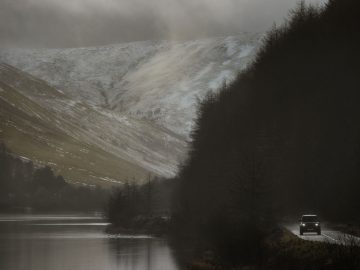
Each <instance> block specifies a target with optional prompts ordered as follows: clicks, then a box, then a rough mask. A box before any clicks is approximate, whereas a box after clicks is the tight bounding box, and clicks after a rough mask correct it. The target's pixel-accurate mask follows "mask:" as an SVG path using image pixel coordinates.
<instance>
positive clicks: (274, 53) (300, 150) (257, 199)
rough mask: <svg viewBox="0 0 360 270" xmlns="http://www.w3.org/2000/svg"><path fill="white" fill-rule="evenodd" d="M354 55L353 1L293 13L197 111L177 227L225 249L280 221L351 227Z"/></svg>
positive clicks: (358, 151)
mask: <svg viewBox="0 0 360 270" xmlns="http://www.w3.org/2000/svg"><path fill="white" fill-rule="evenodd" d="M359 48H360V2H359V1H357V0H330V1H329V2H328V4H327V6H326V7H324V8H321V9H319V8H312V7H308V6H306V5H305V4H299V7H298V8H297V9H296V10H295V11H294V12H292V14H291V16H290V18H289V20H288V21H287V23H286V24H285V25H284V26H282V27H279V28H274V29H273V30H271V31H270V32H269V33H268V35H267V39H266V41H265V42H264V44H263V47H262V49H261V50H260V52H259V53H258V56H257V58H256V60H255V61H254V63H253V64H252V65H251V67H250V68H248V70H247V71H246V72H243V73H242V74H240V75H239V77H238V79H237V80H236V81H235V82H234V83H232V84H231V85H229V86H227V87H226V89H224V90H223V91H222V92H221V93H220V94H219V95H216V96H210V97H209V98H208V100H207V101H206V102H204V103H203V104H202V106H201V110H200V112H199V119H198V123H197V129H196V130H195V131H194V133H193V140H194V141H193V145H192V151H191V156H190V158H189V160H188V162H187V163H186V164H185V165H184V167H183V169H182V171H181V173H180V175H179V178H180V185H179V187H178V190H177V193H178V196H177V197H176V199H175V204H174V220H175V224H176V225H177V226H178V227H179V228H181V230H182V231H184V232H186V233H187V235H198V236H200V237H201V236H203V237H204V238H206V239H207V240H210V242H212V243H215V244H217V245H221V244H224V243H226V246H227V247H231V245H232V243H236V241H242V243H245V242H244V241H246V239H248V238H252V239H250V240H251V241H253V237H254V235H255V234H251V232H250V233H249V230H248V229H250V230H255V229H257V228H264V227H265V228H266V227H267V226H268V225H270V224H271V223H272V222H273V221H274V219H276V218H277V217H281V216H283V215H289V214H293V215H298V214H299V215H300V214H301V213H303V212H315V213H319V214H320V215H322V217H326V218H331V219H342V220H352V219H355V218H356V215H357V214H358V213H359V212H360V199H359V190H360V106H359V105H360V91H359V90H360V88H359V86H360V50H359ZM269 227H270V226H269ZM245 231H246V232H247V233H244V232H245ZM250 240H249V241H250ZM234 246H236V245H234ZM243 246H244V244H243ZM245 246H246V245H245ZM248 247H249V246H247V250H244V252H245V253H246V252H247V251H249V249H248ZM230 249H231V248H230ZM227 254H230V253H229V252H227Z"/></svg>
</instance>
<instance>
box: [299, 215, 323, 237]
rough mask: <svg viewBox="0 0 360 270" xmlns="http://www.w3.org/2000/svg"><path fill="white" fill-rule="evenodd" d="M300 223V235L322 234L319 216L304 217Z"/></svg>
mask: <svg viewBox="0 0 360 270" xmlns="http://www.w3.org/2000/svg"><path fill="white" fill-rule="evenodd" d="M299 221H300V235H303V234H304V233H305V232H316V233H317V234H318V235H320V234H321V226H320V222H319V219H318V217H317V215H303V216H302V217H301V219H300V220H299Z"/></svg>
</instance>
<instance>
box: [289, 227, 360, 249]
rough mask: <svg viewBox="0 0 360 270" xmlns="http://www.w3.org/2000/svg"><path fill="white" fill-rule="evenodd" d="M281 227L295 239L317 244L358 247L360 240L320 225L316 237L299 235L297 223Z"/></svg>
mask: <svg viewBox="0 0 360 270" xmlns="http://www.w3.org/2000/svg"><path fill="white" fill-rule="evenodd" d="M283 227H284V228H285V229H287V230H288V231H290V232H291V233H293V234H294V235H296V236H297V237H299V238H301V239H304V240H307V241H319V242H327V243H332V244H338V245H341V244H343V245H358V246H360V238H359V237H355V236H352V235H350V234H346V233H343V232H340V231H336V230H333V229H331V228H328V227H327V226H326V225H322V232H321V235H317V234H316V233H304V235H300V233H299V224H297V223H288V224H283Z"/></svg>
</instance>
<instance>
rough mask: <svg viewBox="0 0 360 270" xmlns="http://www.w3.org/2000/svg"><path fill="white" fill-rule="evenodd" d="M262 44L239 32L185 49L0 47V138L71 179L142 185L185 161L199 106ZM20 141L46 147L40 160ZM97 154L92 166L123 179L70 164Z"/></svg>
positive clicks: (155, 45)
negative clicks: (97, 163) (100, 162)
mask: <svg viewBox="0 0 360 270" xmlns="http://www.w3.org/2000/svg"><path fill="white" fill-rule="evenodd" d="M260 38H261V36H260V35H258V34H249V33H244V34H242V35H239V36H232V37H226V38H221V37H219V38H211V39H203V40H196V41H186V42H169V41H144V42H133V43H125V44H118V45H111V46H104V47H88V48H73V49H36V50H35V49H7V50H0V63H1V62H3V63H6V64H1V65H0V87H1V88H0V101H1V102H2V104H3V106H4V108H5V107H6V108H7V109H4V110H0V112H1V113H0V118H2V122H3V123H1V124H2V125H1V126H0V140H3V141H5V142H6V143H7V144H10V146H13V147H12V148H13V149H15V150H14V151H17V152H18V154H23V155H25V156H27V157H30V158H33V159H37V160H38V161H40V162H41V163H45V164H48V165H51V166H52V167H54V168H55V170H57V171H59V172H60V173H62V174H63V175H64V176H67V177H68V179H70V180H71V181H74V182H76V181H80V182H88V181H86V175H88V176H89V177H93V178H94V179H95V178H96V179H102V180H103V181H108V182H124V181H126V180H129V178H134V179H135V178H137V179H136V181H141V180H144V179H145V178H146V177H147V174H148V173H152V174H156V175H162V176H173V175H174V174H175V173H176V171H177V167H178V164H179V163H181V162H182V161H183V160H184V159H185V157H186V154H187V147H188V146H187V144H188V142H189V134H190V132H191V130H192V127H193V124H194V119H195V116H196V110H197V104H198V102H199V100H201V99H202V98H204V97H205V96H206V94H207V93H208V92H209V91H218V90H219V89H220V87H221V86H222V85H223V83H224V82H229V81H231V80H233V79H234V78H235V76H236V75H237V74H238V73H239V71H241V70H242V69H244V68H245V67H246V66H247V65H248V63H249V62H250V61H251V59H252V57H253V56H254V54H255V51H256V48H257V46H258V44H259V40H260ZM12 93H13V94H15V93H16V96H13V94H12ZM24 100H26V102H25V101H24ZM24 104H27V105H26V106H25V105H24ZM29 104H31V105H29ZM15 109H16V110H15ZM8 114H15V115H16V116H17V118H14V119H15V120H14V119H13V117H12V116H10V115H8ZM29 119H31V121H30V120H29ZM39 123H41V125H40V124H39ZM38 125H40V126H38ZM45 126H48V127H49V129H50V130H51V132H50V133H51V134H53V133H56V132H58V133H59V134H62V135H61V136H63V137H64V138H65V137H66V138H67V139H66V140H67V141H68V140H71V141H72V143H71V145H72V147H70V146H68V151H65V150H62V149H63V148H64V147H65V148H66V145H65V146H61V145H62V144H61V140H60V139H58V138H57V137H56V136H53V135H52V136H50V137H49V138H46V137H47V135H46V134H48V133H47V132H45V131H44V130H43V129H44V127H45ZM36 130H38V131H39V134H36ZM14 134H15V135H16V136H14ZM24 134H27V137H26V138H27V139H26V140H25V141H28V143H34V141H33V138H32V137H34V138H35V141H36V144H38V143H39V142H41V141H43V142H44V145H45V146H44V148H41V147H40V146H39V145H38V147H40V148H41V149H40V148H39V149H37V148H35V150H37V151H38V154H39V155H37V156H36V155H35V156H34V157H31V153H32V152H31V151H33V152H34V151H35V150H34V148H32V147H28V145H25V144H23V143H18V142H17V141H16V138H24ZM61 136H60V137H61ZM55 137H56V139H55ZM61 138H62V137H61ZM64 140H65V139H64ZM10 149H11V147H10ZM13 149H12V150H13ZM69 149H70V150H69ZM71 149H73V151H75V152H76V153H75V152H74V153H72V152H71V151H72V150H71ZM99 151H100V152H101V151H103V152H102V155H105V156H106V155H107V156H106V157H104V156H101V157H98V158H99V159H102V160H108V162H107V164H110V163H111V162H110V161H109V160H111V159H113V161H112V162H113V163H114V162H115V160H116V162H117V164H119V168H118V169H121V172H122V173H120V172H118V171H117V170H115V171H113V172H110V171H109V170H111V169H109V167H106V166H104V165H102V166H98V167H97V171H96V172H95V171H92V170H91V166H90V167H89V166H88V164H85V163H83V162H80V161H79V158H78V159H77V158H76V156H78V157H79V156H83V155H85V156H84V157H82V158H83V159H84V160H86V159H88V158H89V157H88V156H86V155H87V153H88V152H91V153H98V152H99ZM52 153H53V155H54V157H56V158H52ZM66 153H68V157H66ZM111 157H113V158H111ZM92 159H93V160H96V158H95V156H94V155H92ZM79 162H80V163H79ZM94 162H95V161H93V163H94ZM116 162H115V164H116ZM115 166H116V165H115ZM95 167H96V166H95ZM95 167H94V168H95ZM102 167H104V168H105V167H106V168H107V169H106V170H107V171H105V172H104V170H103V168H102ZM74 170H78V172H81V173H78V174H76V173H75V174H74ZM107 172H108V173H107ZM137 172H138V173H137Z"/></svg>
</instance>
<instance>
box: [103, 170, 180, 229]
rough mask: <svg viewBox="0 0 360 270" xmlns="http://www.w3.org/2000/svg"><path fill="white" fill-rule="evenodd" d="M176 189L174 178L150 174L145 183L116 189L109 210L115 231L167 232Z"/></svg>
mask: <svg viewBox="0 0 360 270" xmlns="http://www.w3.org/2000/svg"><path fill="white" fill-rule="evenodd" d="M173 189H174V182H173V181H170V180H165V179H158V178H154V179H150V177H149V180H148V182H147V183H145V184H143V185H135V184H132V185H130V184H125V185H124V186H123V187H121V188H119V189H117V190H115V191H114V192H113V194H112V196H111V197H110V200H109V202H108V205H107V209H106V210H107V211H106V214H107V218H108V220H109V221H110V222H111V223H112V225H113V226H112V227H113V228H112V229H113V232H117V231H120V232H121V231H123V230H131V231H135V232H141V233H151V234H164V233H166V232H167V231H168V227H169V226H168V220H169V215H170V201H171V199H170V197H171V196H172V192H173ZM110 231H111V230H110Z"/></svg>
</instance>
